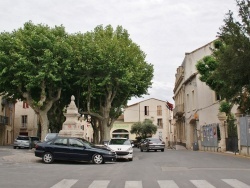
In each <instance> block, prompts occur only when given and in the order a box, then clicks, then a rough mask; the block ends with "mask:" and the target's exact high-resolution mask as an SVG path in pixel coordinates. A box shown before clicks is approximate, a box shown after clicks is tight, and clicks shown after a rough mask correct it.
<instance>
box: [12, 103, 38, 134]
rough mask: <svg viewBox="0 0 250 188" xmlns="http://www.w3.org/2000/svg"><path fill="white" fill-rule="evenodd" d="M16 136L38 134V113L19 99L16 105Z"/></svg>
mask: <svg viewBox="0 0 250 188" xmlns="http://www.w3.org/2000/svg"><path fill="white" fill-rule="evenodd" d="M15 109H16V112H15V126H14V138H16V137H17V136H18V135H27V136H37V135H38V131H39V130H38V124H39V122H38V115H37V114H36V113H35V111H34V110H33V109H32V108H31V107H30V106H29V105H28V104H27V103H26V102H24V101H17V102H16V105H15Z"/></svg>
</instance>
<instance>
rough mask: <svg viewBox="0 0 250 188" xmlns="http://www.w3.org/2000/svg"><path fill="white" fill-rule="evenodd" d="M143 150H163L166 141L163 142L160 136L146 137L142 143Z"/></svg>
mask: <svg viewBox="0 0 250 188" xmlns="http://www.w3.org/2000/svg"><path fill="white" fill-rule="evenodd" d="M140 148H141V152H143V151H144V150H146V151H149V150H154V151H157V150H161V151H162V152H163V151H164V149H165V142H163V141H162V140H161V139H159V138H146V139H145V140H144V141H143V142H142V143H141V146H140Z"/></svg>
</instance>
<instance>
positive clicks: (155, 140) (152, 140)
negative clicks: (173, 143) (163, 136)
mask: <svg viewBox="0 0 250 188" xmlns="http://www.w3.org/2000/svg"><path fill="white" fill-rule="evenodd" d="M149 141H150V142H154V143H155V142H161V140H160V139H158V138H150V139H149Z"/></svg>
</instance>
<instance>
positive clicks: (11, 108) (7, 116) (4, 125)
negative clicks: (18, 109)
mask: <svg viewBox="0 0 250 188" xmlns="http://www.w3.org/2000/svg"><path fill="white" fill-rule="evenodd" d="M0 102H1V104H0V146H3V145H10V144H12V143H13V140H14V117H15V104H14V103H13V102H11V101H8V100H6V99H4V98H3V97H2V96H0Z"/></svg>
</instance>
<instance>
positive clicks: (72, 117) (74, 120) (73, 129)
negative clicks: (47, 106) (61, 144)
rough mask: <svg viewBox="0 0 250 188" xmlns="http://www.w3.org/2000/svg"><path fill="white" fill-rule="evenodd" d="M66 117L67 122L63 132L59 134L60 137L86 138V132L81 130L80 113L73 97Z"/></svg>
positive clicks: (64, 124) (65, 114)
mask: <svg viewBox="0 0 250 188" xmlns="http://www.w3.org/2000/svg"><path fill="white" fill-rule="evenodd" d="M64 116H65V117H66V120H65V122H64V123H63V126H62V130H61V131H60V132H59V136H67V137H78V138H84V131H83V130H82V129H81V123H80V122H79V120H78V118H79V117H80V114H79V113H78V108H77V107H76V104H75V97H74V96H73V95H72V96H71V102H70V104H69V106H68V107H67V109H66V113H64Z"/></svg>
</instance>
